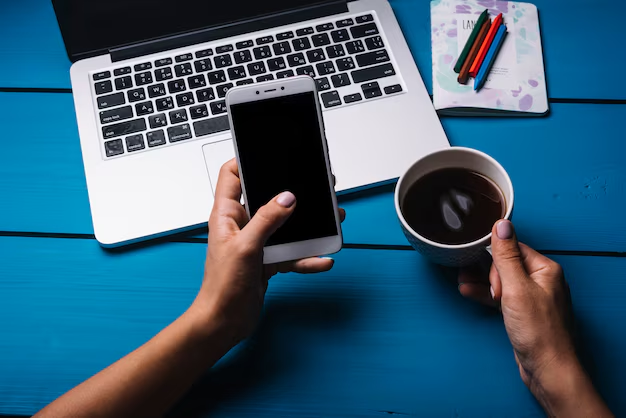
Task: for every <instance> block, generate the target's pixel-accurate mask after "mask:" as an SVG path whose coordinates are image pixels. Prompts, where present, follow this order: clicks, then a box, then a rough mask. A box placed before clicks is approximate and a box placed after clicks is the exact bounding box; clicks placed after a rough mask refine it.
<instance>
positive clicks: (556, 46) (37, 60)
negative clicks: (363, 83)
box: [0, 0, 626, 99]
mask: <svg viewBox="0 0 626 418" xmlns="http://www.w3.org/2000/svg"><path fill="white" fill-rule="evenodd" d="M485 3H486V4H487V3H490V2H489V1H487V2H485ZM534 3H535V4H536V5H537V7H538V8H539V13H540V20H541V30H542V38H543V46H544V56H545V61H546V71H547V79H548V89H549V95H550V97H556V98H595V99H626V86H625V85H624V83H622V82H621V80H620V78H619V77H620V72H619V71H606V68H607V66H608V65H611V66H612V68H623V67H624V66H626V56H624V54H619V53H616V51H620V50H621V48H622V43H621V40H622V36H621V35H620V32H619V30H620V29H619V28H620V27H621V26H620V24H621V21H620V16H621V15H620V13H603V14H602V19H601V20H594V22H596V21H597V22H598V23H597V25H598V28H597V29H596V28H593V27H588V26H585V30H571V28H573V27H579V26H580V25H581V24H582V22H585V23H586V24H587V23H589V22H588V19H587V17H588V16H589V14H590V13H592V11H597V10H605V11H606V10H612V9H613V8H614V3H613V2H610V1H609V0H578V1H575V2H571V1H570V2H568V3H566V4H565V3H563V2H555V1H552V0H536V1H534ZM391 4H392V6H393V8H394V10H395V12H396V15H397V17H398V20H399V22H400V24H401V26H402V29H403V31H404V33H405V36H406V38H407V41H408V43H409V46H410V47H411V51H412V52H413V56H414V57H415V60H416V62H417V64H418V67H419V69H420V71H421V73H422V78H423V79H424V81H425V83H426V85H427V87H428V90H429V91H430V92H432V77H431V75H432V72H431V62H432V59H431V54H430V50H431V48H430V2H428V1H418V0H392V1H391ZM1 7H2V9H0V16H1V18H0V19H2V25H0V62H2V63H3V64H2V66H0V87H65V88H69V87H70V81H69V73H68V69H69V65H70V63H69V61H68V59H67V57H66V55H65V50H64V47H63V40H62V38H61V35H60V32H59V30H58V26H57V23H56V19H55V16H54V10H53V9H52V6H51V4H50V2H49V1H48V0H24V1H20V2H12V3H11V4H6V5H5V4H3V5H2V6H1ZM580 51H585V62H586V63H591V64H590V65H580V60H579V59H578V57H579V56H580ZM609 57H610V58H609ZM572 68H576V69H577V70H576V71H572Z"/></svg>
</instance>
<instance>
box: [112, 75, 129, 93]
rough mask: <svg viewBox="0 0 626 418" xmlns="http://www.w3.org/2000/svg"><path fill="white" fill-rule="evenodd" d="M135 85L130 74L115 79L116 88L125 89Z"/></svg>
mask: <svg viewBox="0 0 626 418" xmlns="http://www.w3.org/2000/svg"><path fill="white" fill-rule="evenodd" d="M132 86H133V79H132V78H130V76H129V75H127V76H125V77H120V78H116V79H115V89H116V90H125V89H129V88H131V87H132Z"/></svg>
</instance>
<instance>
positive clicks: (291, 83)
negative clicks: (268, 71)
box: [226, 76, 343, 264]
mask: <svg viewBox="0 0 626 418" xmlns="http://www.w3.org/2000/svg"><path fill="white" fill-rule="evenodd" d="M307 92H312V93H314V94H313V97H314V98H315V104H316V109H317V120H318V122H319V129H320V136H321V138H322V146H323V148H324V159H325V161H326V172H327V177H328V187H329V189H330V192H331V198H332V201H333V210H334V212H335V223H336V226H337V235H334V236H330V237H324V238H316V239H311V240H306V241H297V242H291V243H286V244H278V245H271V246H266V247H264V248H263V263H264V264H272V263H280V262H283V261H290V260H298V259H301V258H307V257H316V256H320V255H324V254H333V253H336V252H338V251H339V250H341V247H342V245H343V235H342V232H341V220H340V218H339V206H338V205H337V195H336V194H335V186H334V181H333V174H332V170H331V166H330V158H329V155H328V142H327V141H326V135H325V129H324V120H323V118H322V109H321V107H320V103H319V98H318V95H317V89H316V86H315V81H313V79H312V78H311V77H308V76H298V77H290V78H285V79H280V80H272V81H267V82H263V83H257V84H251V85H244V86H237V87H234V88H232V89H231V90H229V91H228V93H227V94H226V107H227V109H228V121H229V123H230V126H231V133H232V138H233V146H234V148H235V156H236V157H237V165H238V167H239V176H240V181H241V189H242V192H243V200H244V205H245V208H246V212H247V214H248V217H250V208H249V205H248V197H247V193H246V182H245V173H244V172H243V171H242V169H241V161H240V159H239V147H238V145H237V130H236V129H235V125H234V124H233V120H232V115H231V112H230V107H231V106H232V105H236V104H240V103H249V102H256V101H262V100H267V99H273V98H276V97H282V96H291V95H294V94H299V93H307ZM297 198H298V196H296V199H297ZM296 205H297V203H296Z"/></svg>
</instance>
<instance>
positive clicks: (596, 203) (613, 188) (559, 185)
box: [0, 93, 626, 251]
mask: <svg viewBox="0 0 626 418" xmlns="http://www.w3.org/2000/svg"><path fill="white" fill-rule="evenodd" d="M33 104H37V105H38V106H42V107H43V108H45V109H47V111H46V112H43V113H40V114H39V116H38V118H37V123H33V121H32V116H31V113H30V112H29V109H30V108H32V106H33ZM73 115H74V113H73V102H72V98H71V96H70V95H69V94H36V93H33V94H17V93H0V126H3V127H4V133H5V135H4V137H5V138H11V140H7V141H5V143H4V149H3V152H2V153H0V196H3V203H4V202H7V203H4V204H0V231H22V232H24V231H25V232H53V233H78V234H91V233H93V229H92V224H91V218H90V213H89V201H88V198H87V190H86V185H85V178H84V173H83V166H82V159H81V153H80V145H79V140H78V136H77V129H76V122H75V119H74V116H73ZM625 115H626V106H623V105H571V104H556V105H554V108H553V112H552V115H550V116H549V117H547V118H540V119H515V118H510V119H498V118H492V119H463V118H460V119H459V118H444V119H443V124H444V127H445V129H446V131H447V134H448V137H449V138H450V141H451V143H452V144H453V145H461V146H469V147H474V148H478V149H480V150H483V151H485V152H487V153H489V154H491V155H493V156H494V157H495V158H497V159H498V160H499V161H500V162H501V163H502V164H503V165H504V167H505V168H506V169H507V170H508V171H509V172H510V175H511V177H512V179H513V183H514V186H515V191H516V207H515V214H514V220H515V222H516V224H517V225H518V228H519V233H520V236H521V237H522V239H524V240H525V241H527V242H529V243H530V244H532V245H534V246H536V247H539V248H543V249H559V250H586V251H626V224H625V223H624V222H620V221H615V210H616V209H615V208H621V207H624V206H626V193H624V188H625V185H626V171H625V170H623V165H622V164H623V156H624V155H626V141H625V139H626V133H624V132H623V130H621V128H620V125H619V124H620V123H621V120H623V118H624V116H625ZM496 133H500V135H497V134H496ZM5 199H6V200H5ZM340 200H341V204H342V206H344V207H345V208H346V209H347V211H348V217H347V219H346V222H345V223H344V232H345V240H346V242H347V243H351V244H390V245H405V244H406V243H407V242H406V240H405V238H404V236H403V235H402V233H401V231H400V229H399V227H398V222H397V219H396V215H395V209H394V205H393V186H387V187H383V188H380V189H376V190H373V191H368V192H365V193H360V194H357V195H354V196H344V197H342V198H341V199H340Z"/></svg>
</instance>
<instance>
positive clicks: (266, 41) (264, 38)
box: [256, 35, 274, 45]
mask: <svg viewBox="0 0 626 418" xmlns="http://www.w3.org/2000/svg"><path fill="white" fill-rule="evenodd" d="M272 42H274V37H273V36H272V35H268V36H262V37H260V38H257V40H256V44H257V45H265V44H269V43H272Z"/></svg>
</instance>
